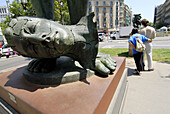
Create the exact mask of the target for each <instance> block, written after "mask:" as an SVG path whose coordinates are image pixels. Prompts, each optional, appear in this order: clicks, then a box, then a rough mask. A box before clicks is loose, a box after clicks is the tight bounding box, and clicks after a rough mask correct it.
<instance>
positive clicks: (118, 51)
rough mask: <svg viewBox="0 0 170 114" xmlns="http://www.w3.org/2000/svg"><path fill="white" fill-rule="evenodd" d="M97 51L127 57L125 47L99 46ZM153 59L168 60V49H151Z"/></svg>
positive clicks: (169, 60)
mask: <svg viewBox="0 0 170 114" xmlns="http://www.w3.org/2000/svg"><path fill="white" fill-rule="evenodd" d="M99 52H101V53H106V54H110V55H111V56H120V57H128V58H131V57H129V56H128V49H127V48H99ZM152 55H153V56H152V57H153V61H161V62H170V49H153V50H152Z"/></svg>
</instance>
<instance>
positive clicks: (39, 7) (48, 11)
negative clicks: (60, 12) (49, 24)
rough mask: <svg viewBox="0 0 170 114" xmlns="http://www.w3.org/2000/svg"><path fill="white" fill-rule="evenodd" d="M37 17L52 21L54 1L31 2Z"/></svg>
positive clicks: (33, 0)
mask: <svg viewBox="0 0 170 114" xmlns="http://www.w3.org/2000/svg"><path fill="white" fill-rule="evenodd" d="M31 3H32V4H33V7H34V9H35V10H36V14H37V17H41V18H47V19H52V20H53V19H54V0H31Z"/></svg>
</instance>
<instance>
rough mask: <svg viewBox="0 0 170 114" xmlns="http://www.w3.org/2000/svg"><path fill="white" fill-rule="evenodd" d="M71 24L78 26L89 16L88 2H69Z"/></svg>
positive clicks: (84, 0)
mask: <svg viewBox="0 0 170 114" xmlns="http://www.w3.org/2000/svg"><path fill="white" fill-rule="evenodd" d="M67 3H68V9H69V13H70V20H71V24H72V25H74V24H77V23H78V22H79V21H80V19H81V18H82V17H83V16H86V14H87V9H88V8H87V5H88V0H67Z"/></svg>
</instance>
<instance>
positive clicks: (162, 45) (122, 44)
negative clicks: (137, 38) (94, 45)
mask: <svg viewBox="0 0 170 114" xmlns="http://www.w3.org/2000/svg"><path fill="white" fill-rule="evenodd" d="M152 45H153V49H170V37H156V38H155V39H153V42H152ZM128 46H129V44H128V39H127V38H119V39H118V40H107V39H105V40H104V41H103V42H100V43H99V48H128Z"/></svg>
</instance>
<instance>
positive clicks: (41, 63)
mask: <svg viewBox="0 0 170 114" xmlns="http://www.w3.org/2000/svg"><path fill="white" fill-rule="evenodd" d="M55 66H56V58H55V59H35V60H32V61H31V62H30V63H29V65H28V67H27V69H28V71H30V72H36V73H46V72H50V71H52V70H53V69H54V68H55Z"/></svg>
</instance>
